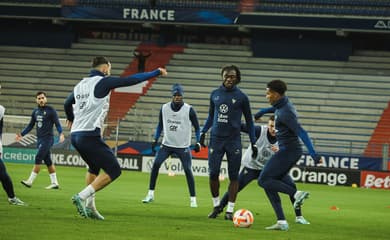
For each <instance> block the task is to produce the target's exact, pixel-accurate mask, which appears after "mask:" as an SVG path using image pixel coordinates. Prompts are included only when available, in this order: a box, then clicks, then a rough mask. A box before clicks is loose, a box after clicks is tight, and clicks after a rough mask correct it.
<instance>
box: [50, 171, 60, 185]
mask: <svg viewBox="0 0 390 240" xmlns="http://www.w3.org/2000/svg"><path fill="white" fill-rule="evenodd" d="M49 177H50V181H51V183H53V184H56V185H58V181H57V174H56V173H50V174H49Z"/></svg>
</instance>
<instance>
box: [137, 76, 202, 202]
mask: <svg viewBox="0 0 390 240" xmlns="http://www.w3.org/2000/svg"><path fill="white" fill-rule="evenodd" d="M183 94H184V92H183V88H182V86H181V85H180V84H174V85H173V86H172V101H171V102H168V103H165V104H164V105H162V107H161V109H160V114H159V121H158V125H157V128H156V132H155V135H154V142H153V144H152V150H153V151H154V148H155V147H156V145H157V141H158V139H159V137H160V134H161V131H163V135H164V137H163V140H162V145H161V148H160V149H159V151H158V153H157V155H156V158H155V160H154V162H153V167H152V171H151V173H150V181H149V191H148V194H147V195H146V197H145V199H143V200H142V202H144V203H150V202H152V201H153V200H154V190H155V187H156V181H157V177H158V171H159V169H160V167H161V164H162V163H163V162H164V161H165V160H166V159H167V158H168V157H169V156H170V155H173V154H175V155H176V156H178V157H179V159H180V161H181V163H182V165H183V169H184V173H185V175H186V178H187V185H188V190H189V192H190V207H193V208H196V207H198V205H197V202H196V194H195V181H194V176H193V174H192V169H191V160H192V156H191V149H190V145H191V134H192V130H191V125H192V126H194V129H195V136H196V144H195V148H194V150H195V152H199V151H200V147H201V146H200V143H199V140H200V128H199V122H198V117H197V115H196V112H195V110H194V108H193V107H192V106H191V105H189V104H187V103H184V101H183V96H184V95H183Z"/></svg>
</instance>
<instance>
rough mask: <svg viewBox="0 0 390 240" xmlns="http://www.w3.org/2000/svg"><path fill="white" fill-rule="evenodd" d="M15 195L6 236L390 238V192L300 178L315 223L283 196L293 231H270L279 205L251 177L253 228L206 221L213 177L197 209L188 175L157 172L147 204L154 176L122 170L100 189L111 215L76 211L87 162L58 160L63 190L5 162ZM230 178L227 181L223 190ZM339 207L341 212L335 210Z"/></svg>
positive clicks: (202, 184) (201, 187)
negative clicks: (28, 181)
mask: <svg viewBox="0 0 390 240" xmlns="http://www.w3.org/2000/svg"><path fill="white" fill-rule="evenodd" d="M6 166H7V169H8V172H9V174H10V175H11V177H12V179H13V182H14V187H15V191H16V195H17V196H18V197H20V198H21V199H22V200H23V201H25V202H27V203H29V206H28V207H21V206H11V205H9V204H8V203H7V201H6V195H5V192H4V191H2V194H1V199H0V240H8V239H9V240H19V239H23V240H24V239H27V240H34V239H39V240H43V239H50V240H53V239H60V240H66V239H71V240H78V239H83V240H85V239H99V240H104V239H107V240H116V239H160V240H162V239H169V240H176V239H180V240H184V239H186V240H187V239H196V240H199V239H221V240H229V239H232V240H233V239H235V240H237V239H245V240H248V239H267V240H273V239H281V240H287V239H291V240H295V239H296V240H302V239H315V240H320V239H331V240H337V239H340V240H345V239H353V240H360V239H375V240H379V239H389V238H390V197H389V196H390V192H389V191H387V190H375V189H362V188H352V187H330V186H325V185H315V184H298V188H299V189H302V190H307V191H310V193H311V196H310V199H308V200H307V201H306V202H305V205H304V206H303V214H304V216H305V217H306V219H308V220H309V221H310V222H311V224H310V225H298V224H296V223H295V222H294V214H293V209H292V206H291V204H290V203H289V201H288V199H287V197H286V196H285V195H283V196H282V201H283V206H284V211H285V213H286V217H287V220H288V222H289V225H290V229H289V231H287V232H280V231H267V230H264V227H266V226H268V225H271V224H273V223H275V221H276V220H275V216H274V213H273V210H272V208H271V206H270V204H269V202H268V200H267V199H266V197H265V195H264V192H263V190H262V189H261V188H260V187H258V186H257V183H256V182H253V183H251V184H250V185H249V186H248V187H247V188H245V189H244V190H243V191H242V192H241V193H239V195H238V199H237V202H236V210H237V209H239V208H247V209H249V210H250V211H252V213H253V214H254V219H255V221H254V224H253V226H252V227H251V228H248V229H245V228H235V227H234V226H233V224H232V223H231V222H228V221H226V220H224V219H223V214H222V215H221V216H220V217H218V218H217V219H208V218H207V214H208V213H209V211H210V210H211V209H212V202H211V196H210V192H209V187H208V179H207V177H196V178H195V181H196V190H197V198H198V205H199V207H198V208H190V207H189V194H188V189H187V184H186V182H185V178H184V176H173V177H170V176H167V175H164V174H161V175H159V178H158V181H157V187H156V192H155V201H154V202H153V203H151V204H143V203H142V202H141V199H142V198H143V197H144V196H145V194H146V192H147V189H148V181H149V174H147V173H140V172H131V171H123V173H122V175H121V176H120V177H119V179H117V181H115V182H114V183H112V184H111V185H110V186H108V187H107V188H105V189H103V190H102V191H100V192H98V193H97V200H96V204H97V207H98V209H99V211H100V213H101V214H103V215H104V216H105V218H106V220H105V221H96V220H91V219H84V218H81V217H80V216H78V214H77V213H76V209H75V207H74V206H73V205H72V203H71V200H70V198H71V196H72V195H73V194H75V193H77V192H79V191H80V190H81V189H82V188H83V187H84V176H85V172H86V169H85V168H75V167H63V166H57V175H58V178H59V182H60V186H61V189H60V190H45V189H44V187H45V186H47V185H48V184H49V176H48V174H47V171H46V169H45V167H44V166H42V169H44V170H42V171H41V173H40V174H39V176H38V178H37V179H36V181H35V183H34V185H33V187H32V188H31V189H27V188H25V187H23V186H22V185H21V184H20V180H22V179H25V178H26V177H28V175H29V174H30V171H31V168H32V166H31V165H26V164H12V163H6ZM226 187H227V181H226V180H225V181H222V182H221V195H222V193H223V191H224V190H225V189H226ZM332 206H336V207H337V208H338V209H339V210H331V209H330V208H331V207H332Z"/></svg>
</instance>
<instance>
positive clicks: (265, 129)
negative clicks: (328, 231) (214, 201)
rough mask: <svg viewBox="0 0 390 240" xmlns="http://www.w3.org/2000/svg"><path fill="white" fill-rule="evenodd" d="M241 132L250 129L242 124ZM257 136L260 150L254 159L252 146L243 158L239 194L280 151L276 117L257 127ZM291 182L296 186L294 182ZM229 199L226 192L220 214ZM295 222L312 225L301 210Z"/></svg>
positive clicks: (298, 211)
mask: <svg viewBox="0 0 390 240" xmlns="http://www.w3.org/2000/svg"><path fill="white" fill-rule="evenodd" d="M241 131H242V132H248V129H247V127H246V125H245V124H241ZM255 135H256V138H257V141H256V146H257V149H258V153H259V154H258V156H257V158H254V159H253V158H252V156H251V154H252V148H251V146H249V147H248V149H247V150H246V151H245V153H244V156H243V157H242V162H243V163H242V165H243V168H242V169H241V171H240V175H239V176H238V182H239V187H238V192H240V191H241V190H242V189H244V188H245V187H246V186H247V185H248V184H249V183H250V182H252V181H253V180H255V179H258V178H259V176H260V173H261V170H262V169H263V167H264V164H266V162H268V160H269V159H270V158H271V157H272V156H273V155H274V153H275V152H277V151H278V150H279V147H278V142H277V141H276V132H275V117H274V115H272V116H270V118H269V120H268V124H267V125H263V126H255ZM291 182H292V183H293V185H294V186H295V184H294V182H293V180H292V179H291ZM228 198H229V193H228V192H226V193H225V194H224V195H223V197H222V199H221V204H220V212H222V211H223V209H224V208H225V207H226V205H227V202H228ZM290 201H291V203H292V204H294V202H295V199H294V198H290ZM294 210H295V216H296V218H295V222H296V223H299V224H310V223H309V222H308V221H307V220H306V219H305V218H304V217H303V216H302V211H301V208H295V209H294Z"/></svg>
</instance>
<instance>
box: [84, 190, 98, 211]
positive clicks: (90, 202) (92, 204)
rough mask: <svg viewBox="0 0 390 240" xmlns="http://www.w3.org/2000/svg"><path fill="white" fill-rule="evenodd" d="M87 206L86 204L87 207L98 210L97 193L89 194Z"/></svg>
mask: <svg viewBox="0 0 390 240" xmlns="http://www.w3.org/2000/svg"><path fill="white" fill-rule="evenodd" d="M85 206H86V207H89V208H91V209H94V210H96V205H95V193H93V194H92V195H91V196H89V197H88V198H87V199H86V200H85Z"/></svg>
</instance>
